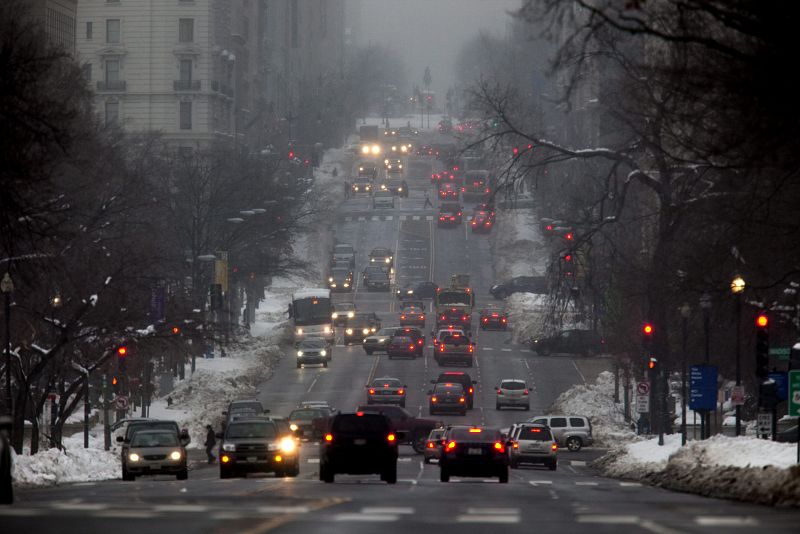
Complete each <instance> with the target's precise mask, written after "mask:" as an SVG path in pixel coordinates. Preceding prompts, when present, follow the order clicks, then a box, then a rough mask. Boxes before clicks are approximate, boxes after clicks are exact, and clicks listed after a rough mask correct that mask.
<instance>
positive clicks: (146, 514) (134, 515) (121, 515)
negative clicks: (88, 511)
mask: <svg viewBox="0 0 800 534" xmlns="http://www.w3.org/2000/svg"><path fill="white" fill-rule="evenodd" d="M92 516H93V517H107V518H109V519H150V518H153V517H156V513H155V512H151V511H149V510H103V511H100V512H96V513H94V514H92Z"/></svg>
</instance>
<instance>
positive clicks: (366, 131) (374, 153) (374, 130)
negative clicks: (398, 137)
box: [358, 125, 383, 158]
mask: <svg viewBox="0 0 800 534" xmlns="http://www.w3.org/2000/svg"><path fill="white" fill-rule="evenodd" d="M358 137H359V142H358V145H359V148H358V150H359V154H361V157H364V158H375V157H379V156H381V155H382V154H383V146H382V145H381V141H382V140H381V136H380V133H379V131H378V127H377V126H372V125H364V126H361V127H359V129H358Z"/></svg>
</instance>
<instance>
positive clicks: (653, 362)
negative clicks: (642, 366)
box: [647, 358, 658, 369]
mask: <svg viewBox="0 0 800 534" xmlns="http://www.w3.org/2000/svg"><path fill="white" fill-rule="evenodd" d="M657 363H658V360H656V359H655V358H650V361H649V362H647V367H648V368H649V369H655V368H656V364H657Z"/></svg>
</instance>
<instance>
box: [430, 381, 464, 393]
mask: <svg viewBox="0 0 800 534" xmlns="http://www.w3.org/2000/svg"><path fill="white" fill-rule="evenodd" d="M433 392H434V393H436V394H442V393H453V394H461V393H463V392H464V386H462V385H461V384H457V383H455V382H448V383H446V384H436V385H435V386H434V387H433Z"/></svg>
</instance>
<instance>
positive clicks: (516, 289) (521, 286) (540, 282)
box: [489, 276, 548, 299]
mask: <svg viewBox="0 0 800 534" xmlns="http://www.w3.org/2000/svg"><path fill="white" fill-rule="evenodd" d="M547 292H548V289H547V278H546V277H544V276H517V277H515V278H512V279H511V280H507V281H505V282H503V283H500V284H494V285H493V286H492V287H491V288H490V289H489V293H491V294H492V296H493V297H494V298H496V299H504V298H506V297H508V296H509V295H513V294H514V293H537V294H540V295H546V294H547Z"/></svg>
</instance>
